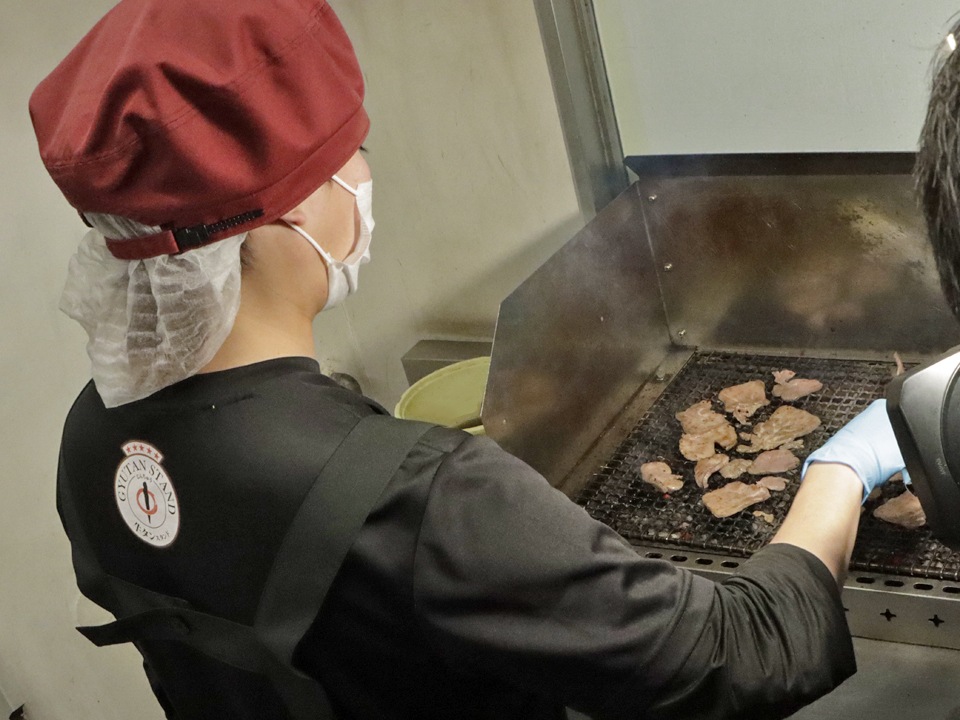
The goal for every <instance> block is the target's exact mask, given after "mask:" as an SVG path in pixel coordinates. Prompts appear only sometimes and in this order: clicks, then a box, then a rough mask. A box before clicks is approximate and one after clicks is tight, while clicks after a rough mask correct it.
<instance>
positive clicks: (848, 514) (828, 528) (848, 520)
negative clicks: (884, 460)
mask: <svg viewBox="0 0 960 720" xmlns="http://www.w3.org/2000/svg"><path fill="white" fill-rule="evenodd" d="M862 496H863V485H862V484H861V482H860V479H859V478H858V477H857V475H856V473H854V472H853V470H851V469H850V468H849V467H847V466H846V465H841V464H838V463H814V464H813V465H811V466H810V469H809V470H808V471H807V474H806V477H805V478H804V480H803V484H802V485H801V486H800V490H799V491H798V492H797V497H796V498H795V499H794V501H793V505H792V506H791V508H790V512H788V513H787V517H786V518H785V519H784V521H783V525H781V526H780V530H779V531H778V532H777V534H776V536H774V538H773V540H771V541H770V542H771V543H789V544H790V545H796V546H797V547H800V548H803V549H804V550H807V551H808V552H810V553H812V554H813V555H815V556H816V557H818V558H819V559H820V560H821V561H822V562H823V564H824V565H826V566H827V569H828V570H829V571H830V572H831V574H832V575H833V576H834V577H835V578H836V579H837V582H838V583H841V584H842V583H843V579H844V577H845V576H846V572H847V566H848V565H849V563H850V554H851V553H852V552H853V542H854V539H855V538H856V534H857V525H858V523H859V521H860V502H861V498H862Z"/></svg>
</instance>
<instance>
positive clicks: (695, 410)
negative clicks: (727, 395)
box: [674, 400, 727, 435]
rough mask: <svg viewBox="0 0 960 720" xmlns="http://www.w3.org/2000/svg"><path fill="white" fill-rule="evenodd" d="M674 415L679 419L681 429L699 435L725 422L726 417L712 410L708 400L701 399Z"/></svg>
mask: <svg viewBox="0 0 960 720" xmlns="http://www.w3.org/2000/svg"><path fill="white" fill-rule="evenodd" d="M674 417H676V418H677V420H679V421H680V424H681V425H682V426H683V431H684V432H685V433H689V434H690V435H700V434H701V433H705V432H707V431H708V430H712V429H713V428H715V427H717V426H719V425H725V424H727V419H726V418H725V417H724V416H723V415H721V414H720V413H718V412H716V411H714V409H713V406H712V405H711V404H710V401H709V400H701V401H700V402H698V403H695V404H694V405H691V406H690V407H688V408H687V409H686V410H683V411H681V412H678V413H677V414H676V415H675V416H674Z"/></svg>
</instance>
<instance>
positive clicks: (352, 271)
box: [284, 175, 374, 310]
mask: <svg viewBox="0 0 960 720" xmlns="http://www.w3.org/2000/svg"><path fill="white" fill-rule="evenodd" d="M331 179H332V180H333V181H334V182H335V183H337V184H338V185H339V186H340V187H342V188H343V189H344V190H346V191H347V192H348V193H350V194H351V195H353V196H354V197H355V198H356V202H357V209H358V210H359V211H360V237H359V238H358V239H357V244H356V246H355V247H354V248H353V250H352V251H351V252H350V254H349V255H347V256H346V257H345V258H344V259H343V260H336V259H334V257H333V256H332V255H331V254H330V253H328V252H327V251H326V250H324V249H323V248H322V247H320V243H318V242H317V241H316V240H314V239H313V238H312V237H310V235H309V234H308V233H307V231H306V230H304V229H303V228H302V227H300V226H299V225H294V224H292V223H287V225H289V226H290V227H291V228H293V229H294V230H296V231H297V232H298V233H300V235H301V236H302V237H303V238H304V239H305V240H306V241H307V242H308V243H310V244H311V245H313V247H314V249H315V250H316V251H317V252H318V253H320V257H322V258H323V259H324V261H325V262H326V264H327V302H326V303H324V305H323V308H322V309H323V310H329V309H330V308H332V307H336V306H337V305H339V304H340V303H342V302H343V301H344V300H345V299H346V297H347V296H348V295H353V293H355V292H356V291H357V289H358V288H359V287H360V266H361V265H363V264H365V263H368V262H370V238H371V237H372V235H373V226H374V222H373V180H368V181H367V182H363V183H360V184H359V185H358V186H357V189H356V190H354V189H353V188H352V187H350V186H349V185H347V184H346V183H345V182H344V181H343V180H341V179H340V178H339V177H337V176H336V175H334V176H333V178H331ZM284 222H286V220H284Z"/></svg>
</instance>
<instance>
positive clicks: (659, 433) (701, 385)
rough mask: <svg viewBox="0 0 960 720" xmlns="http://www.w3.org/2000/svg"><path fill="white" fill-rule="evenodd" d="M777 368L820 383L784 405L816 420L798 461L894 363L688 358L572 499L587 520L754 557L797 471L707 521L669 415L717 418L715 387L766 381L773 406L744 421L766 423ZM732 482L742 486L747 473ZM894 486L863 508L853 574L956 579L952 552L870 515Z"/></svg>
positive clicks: (713, 483)
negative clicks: (645, 473)
mask: <svg viewBox="0 0 960 720" xmlns="http://www.w3.org/2000/svg"><path fill="white" fill-rule="evenodd" d="M784 368H789V369H791V370H794V371H795V372H796V373H797V377H807V378H815V379H817V380H820V381H821V382H822V383H823V385H824V387H823V389H822V390H820V391H819V392H818V393H815V394H813V395H808V396H807V397H805V398H802V399H800V400H798V401H796V402H794V403H790V404H792V405H795V406H796V407H800V408H802V409H804V410H807V411H808V412H811V413H813V414H814V415H817V416H818V417H819V418H820V420H821V423H822V424H821V425H820V427H819V428H817V429H816V430H815V431H814V432H812V433H810V434H809V435H807V436H806V437H804V438H803V447H802V448H800V449H797V450H794V451H793V452H794V453H795V454H796V455H797V456H798V457H799V458H800V459H801V461H802V460H803V459H805V458H806V456H807V454H809V453H810V452H811V451H812V450H813V449H814V448H816V447H819V446H820V445H821V444H822V443H823V442H825V441H826V440H827V438H828V437H830V435H832V434H833V433H834V432H836V431H837V430H838V429H840V427H842V426H843V425H844V423H846V422H847V421H848V420H850V419H851V418H852V417H854V416H855V415H856V414H857V413H858V412H859V411H860V410H862V409H863V408H865V407H866V406H867V405H868V404H869V403H870V401H871V400H873V399H875V398H879V397H882V396H883V389H884V387H885V385H886V383H887V382H888V381H889V380H890V378H891V377H892V376H893V373H894V371H895V364H894V362H893V361H892V360H891V361H890V362H875V361H861V360H856V361H853V360H834V359H823V358H811V357H793V358H791V357H779V356H776V357H775V356H763V355H740V354H734V353H722V352H696V353H694V355H693V356H692V357H691V358H690V360H689V361H688V362H687V363H686V364H685V365H684V367H683V368H682V370H681V371H680V372H679V373H677V375H676V377H675V378H673V380H672V381H671V382H670V383H669V385H668V386H667V388H666V390H665V391H664V392H663V394H662V395H661V396H660V397H659V398H657V400H656V402H654V404H653V406H652V407H651V408H650V409H649V411H647V413H646V414H645V415H644V416H643V418H642V419H641V420H640V422H639V423H638V424H637V426H636V427H635V428H634V429H633V430H632V431H631V432H630V434H629V436H628V437H627V438H626V439H625V440H624V441H623V442H622V443H621V444H620V446H619V447H618V448H617V450H616V451H615V452H614V454H613V455H612V456H611V457H610V459H609V460H608V461H607V462H606V463H604V465H603V466H602V467H601V468H600V470H599V471H598V472H597V473H596V475H594V477H593V478H591V480H590V481H589V482H588V483H587V485H586V487H585V488H584V489H583V491H582V492H581V493H580V495H579V496H578V498H577V502H579V503H580V504H581V505H583V506H584V507H585V508H586V509H587V511H588V512H589V513H590V514H591V515H592V516H593V517H595V518H596V519H598V520H600V521H602V522H604V523H606V524H607V525H609V526H610V527H612V528H614V529H615V530H616V531H617V532H619V533H620V534H621V535H622V536H623V537H625V538H627V539H628V540H630V541H633V542H635V543H637V544H643V545H654V546H657V547H666V548H685V547H686V548H697V549H702V550H707V551H715V552H720V553H724V554H731V555H738V556H744V557H745V556H748V555H750V554H751V553H753V552H754V551H756V550H758V549H759V548H760V547H762V546H763V545H764V544H766V543H767V541H769V540H770V539H771V538H772V537H773V535H774V533H775V532H776V529H777V527H779V525H780V522H781V521H782V520H783V517H784V515H785V514H786V512H787V510H788V508H789V506H790V503H791V501H792V500H793V496H794V495H795V494H796V490H797V486H798V483H799V477H800V469H799V468H797V469H796V470H792V471H790V472H788V473H785V474H781V475H782V476H783V477H786V478H788V479H789V482H788V486H787V490H786V491H784V492H781V493H771V498H770V499H769V500H766V501H765V502H763V503H760V504H758V505H755V506H753V507H750V508H748V509H746V510H743V511H741V512H739V513H737V514H736V515H734V516H732V517H728V518H723V519H718V518H715V517H713V515H711V514H710V512H709V511H708V510H707V509H706V507H704V506H703V504H702V503H701V502H700V496H701V495H702V493H703V491H702V490H700V489H699V488H698V487H697V486H696V483H695V482H694V479H693V466H694V463H693V462H691V461H689V460H687V459H686V458H684V457H683V456H682V455H680V452H679V448H678V441H679V439H680V435H681V428H680V423H679V422H678V421H677V420H676V419H675V417H674V414H675V413H677V412H679V411H681V410H683V409H685V408H687V407H689V406H690V405H693V404H694V403H696V402H699V401H701V400H704V399H708V398H709V399H711V400H713V402H714V409H716V410H717V411H719V412H723V408H722V404H721V403H720V402H719V401H718V400H717V399H716V397H717V393H718V392H719V391H720V390H722V389H723V388H725V387H728V386H730V385H737V384H739V383H742V382H746V381H748V380H755V379H761V380H764V381H765V382H766V385H767V395H768V397H770V399H771V404H770V405H769V406H767V407H764V408H761V409H760V410H759V411H758V412H757V413H756V414H755V415H754V417H753V418H752V420H753V421H754V423H757V422H760V421H762V420H765V419H767V418H768V417H769V416H770V415H771V413H772V412H773V411H774V410H775V409H776V408H777V407H779V406H780V405H781V404H783V403H782V402H781V401H780V400H778V399H776V398H773V397H771V396H770V390H771V388H772V387H773V384H774V383H773V377H772V375H771V373H772V372H773V371H774V370H780V369H784ZM727 454H728V455H730V457H731V458H734V457H740V455H739V454H738V453H737V452H736V451H735V450H734V451H731V452H729V453H727ZM746 457H752V456H746ZM652 460H663V461H664V462H666V463H668V464H669V465H670V467H671V468H672V469H673V472H674V473H677V474H679V475H682V476H683V478H684V481H685V484H684V487H683V488H682V489H681V490H679V491H677V492H675V493H672V494H671V495H670V496H664V495H662V494H661V493H659V492H658V491H657V490H655V489H654V488H653V487H651V486H650V485H647V484H645V483H644V482H643V481H642V480H641V479H640V466H641V465H642V464H643V463H645V462H648V461H652ZM739 479H740V480H742V481H745V482H750V480H749V479H748V477H746V476H744V477H741V478H739ZM726 482H729V481H728V480H726V479H724V478H722V477H720V476H719V475H713V476H712V477H711V479H710V489H714V488H717V487H721V486H722V485H723V484H724V483H726ZM901 488H902V486H901V485H899V484H888V485H887V487H886V488H885V489H884V498H882V499H880V500H871V501H869V502H868V503H867V505H866V512H865V513H864V515H863V517H862V519H861V523H860V531H859V533H858V535H857V543H856V547H855V548H854V551H853V560H852V565H851V567H852V568H853V569H854V570H869V571H873V572H882V573H891V574H898V575H912V576H916V577H923V578H934V579H942V580H952V581H958V580H960V553H953V552H951V551H950V550H949V549H948V548H946V547H945V546H944V545H942V544H941V543H939V542H937V541H936V540H934V539H933V538H932V537H931V534H930V531H929V530H928V529H927V528H921V529H920V530H905V529H902V528H899V527H896V526H894V525H890V524H888V523H885V522H883V521H881V520H877V519H876V518H874V517H873V516H872V514H871V510H873V508H875V507H876V506H877V505H878V504H879V503H880V502H882V500H883V499H885V498H888V497H892V496H894V495H896V494H898V493H899V492H900V491H901ZM754 510H762V511H764V512H767V513H771V514H772V515H773V516H774V522H773V524H770V523H768V522H767V521H766V520H764V519H762V518H759V517H756V516H754V515H753V511H754Z"/></svg>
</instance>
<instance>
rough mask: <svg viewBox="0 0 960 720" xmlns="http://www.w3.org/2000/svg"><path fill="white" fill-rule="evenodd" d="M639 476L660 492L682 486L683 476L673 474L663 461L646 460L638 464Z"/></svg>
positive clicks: (677, 488)
mask: <svg viewBox="0 0 960 720" xmlns="http://www.w3.org/2000/svg"><path fill="white" fill-rule="evenodd" d="M640 477H641V478H643V481H644V482H645V483H649V484H651V485H653V486H654V487H655V488H657V490H659V491H660V492H673V491H674V490H679V489H680V488H682V487H683V478H682V477H680V476H679V475H674V474H673V470H671V469H670V466H669V465H667V464H666V463H665V462H659V461H658V462H648V463H644V464H643V465H641V466H640Z"/></svg>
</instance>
